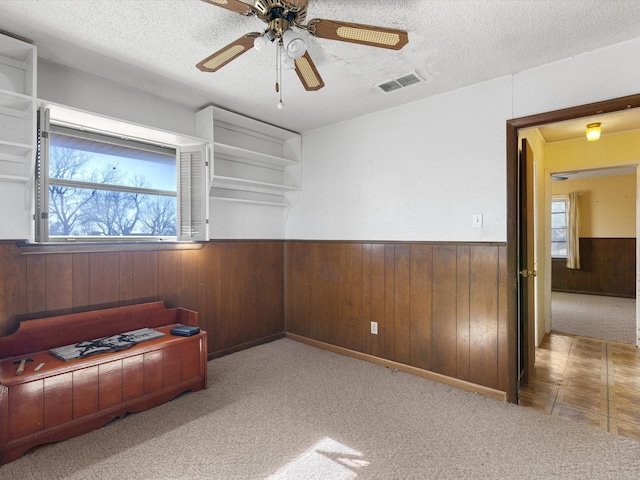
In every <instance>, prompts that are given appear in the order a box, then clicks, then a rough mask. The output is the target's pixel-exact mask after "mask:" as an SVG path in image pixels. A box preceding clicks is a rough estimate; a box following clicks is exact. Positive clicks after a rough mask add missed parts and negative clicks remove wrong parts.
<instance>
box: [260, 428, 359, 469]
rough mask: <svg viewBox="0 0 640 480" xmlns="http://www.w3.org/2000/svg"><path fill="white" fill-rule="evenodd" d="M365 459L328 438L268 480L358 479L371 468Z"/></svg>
mask: <svg viewBox="0 0 640 480" xmlns="http://www.w3.org/2000/svg"><path fill="white" fill-rule="evenodd" d="M362 456H363V454H362V453H361V452H358V451H357V450H354V449H352V448H349V447H347V446H346V445H343V444H342V443H340V442H337V441H335V440H333V439H332V438H328V437H325V438H323V439H322V440H320V441H319V442H318V443H316V444H315V445H313V446H312V447H311V448H309V449H308V450H307V451H305V452H303V453H302V454H301V455H300V456H298V457H297V458H296V459H295V460H293V461H291V462H290V463H288V464H287V465H285V466H284V467H282V468H281V469H280V470H278V471H277V472H276V473H274V474H273V475H271V476H270V477H269V478H268V479H267V480H284V479H292V478H295V479H297V480H301V479H305V480H312V479H314V478H317V479H321V478H331V479H332V480H352V479H354V478H357V477H358V471H359V470H361V469H362V468H364V467H367V466H368V465H369V462H368V461H366V460H364V459H363V458H362Z"/></svg>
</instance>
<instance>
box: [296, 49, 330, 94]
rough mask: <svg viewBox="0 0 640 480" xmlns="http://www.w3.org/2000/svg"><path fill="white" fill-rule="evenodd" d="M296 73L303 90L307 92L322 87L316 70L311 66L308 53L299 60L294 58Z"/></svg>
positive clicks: (311, 62)
mask: <svg viewBox="0 0 640 480" xmlns="http://www.w3.org/2000/svg"><path fill="white" fill-rule="evenodd" d="M295 63H296V73H297V74H298V78H300V81H301V82H302V85H303V86H304V89H305V90H307V91H315V90H320V89H321V88H322V87H324V82H323V81H322V77H320V74H319V73H318V69H317V68H316V66H315V65H314V64H313V61H312V60H311V57H310V56H309V52H306V53H305V54H304V55H303V56H301V57H300V58H296V62H295Z"/></svg>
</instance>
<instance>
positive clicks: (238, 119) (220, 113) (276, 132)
mask: <svg viewBox="0 0 640 480" xmlns="http://www.w3.org/2000/svg"><path fill="white" fill-rule="evenodd" d="M213 111H214V121H215V122H216V123H217V124H227V125H230V126H236V127H241V128H243V129H245V130H247V131H250V132H254V133H259V134H261V135H265V136H268V137H273V138H279V139H281V140H292V139H295V138H299V137H300V134H299V133H297V132H292V131H291V130H286V129H284V128H280V127H276V126H275V125H270V124H268V123H264V122H261V121H260V120H256V119H254V118H249V117H245V116H243V115H240V114H238V113H234V112H230V111H228V110H224V109H222V108H216V107H213Z"/></svg>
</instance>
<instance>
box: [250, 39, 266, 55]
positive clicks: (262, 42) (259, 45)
mask: <svg viewBox="0 0 640 480" xmlns="http://www.w3.org/2000/svg"><path fill="white" fill-rule="evenodd" d="M267 43H268V40H267V39H266V38H264V36H259V37H256V39H255V40H254V41H253V48H255V49H256V50H257V51H259V52H260V51H262V49H263V48H264V47H266V46H267Z"/></svg>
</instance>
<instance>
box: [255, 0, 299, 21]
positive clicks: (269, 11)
mask: <svg viewBox="0 0 640 480" xmlns="http://www.w3.org/2000/svg"><path fill="white" fill-rule="evenodd" d="M253 8H254V9H255V11H256V14H257V15H258V18H260V19H261V20H263V21H265V22H267V23H269V22H271V21H273V20H274V19H277V18H283V19H285V20H287V21H288V22H289V23H291V24H294V25H295V24H301V23H303V22H304V21H305V19H306V18H307V2H301V1H289V2H287V1H284V0H255V3H254V6H253Z"/></svg>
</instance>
